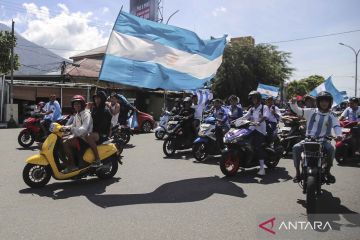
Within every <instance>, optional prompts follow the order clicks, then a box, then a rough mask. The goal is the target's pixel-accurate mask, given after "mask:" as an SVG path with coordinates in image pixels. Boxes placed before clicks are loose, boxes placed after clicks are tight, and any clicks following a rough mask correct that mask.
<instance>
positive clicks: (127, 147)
mask: <svg viewBox="0 0 360 240" xmlns="http://www.w3.org/2000/svg"><path fill="white" fill-rule="evenodd" d="M134 147H136V146H135V145H134V144H131V143H128V144H125V145H124V149H131V148H134Z"/></svg>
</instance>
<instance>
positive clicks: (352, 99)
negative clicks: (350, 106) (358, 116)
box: [349, 97, 359, 104]
mask: <svg viewBox="0 0 360 240" xmlns="http://www.w3.org/2000/svg"><path fill="white" fill-rule="evenodd" d="M349 102H352V103H356V104H359V99H358V98H356V97H352V98H350V99H349Z"/></svg>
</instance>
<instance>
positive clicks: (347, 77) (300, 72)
mask: <svg viewBox="0 0 360 240" xmlns="http://www.w3.org/2000/svg"><path fill="white" fill-rule="evenodd" d="M162 2H163V9H164V18H165V20H167V18H168V17H169V16H170V15H171V14H172V13H173V12H175V11H176V10H179V12H178V13H176V14H175V15H174V16H173V17H172V18H171V19H170V22H169V24H171V25H175V26H179V27H182V28H186V29H189V30H192V31H194V32H196V33H197V34H198V35H199V36H200V37H201V38H204V39H208V38H209V37H210V36H214V37H220V36H223V35H224V34H227V35H228V36H229V37H239V36H252V37H254V38H255V42H256V43H273V44H274V45H276V46H278V48H279V50H281V51H286V52H290V53H291V67H293V68H295V71H294V73H293V76H291V78H290V79H289V80H290V81H291V80H296V79H301V78H305V77H307V76H310V75H313V74H319V75H322V76H324V77H325V78H327V77H329V76H332V79H333V81H334V84H335V86H336V87H338V88H339V89H340V90H345V91H347V92H348V94H349V95H350V96H352V95H354V89H355V54H354V53H353V52H352V51H351V50H350V49H349V48H347V47H344V46H341V45H339V43H340V42H342V43H345V44H347V45H350V46H352V47H353V48H355V49H356V50H358V49H360V1H359V0H301V1H294V0H196V1H194V0H163V1H162ZM121 6H123V11H129V0H117V1H115V0H103V1H95V0H72V1H70V0H63V1H55V0H39V1H31V0H29V1H23V0H0V22H1V23H5V24H7V25H9V26H10V25H11V19H12V18H13V19H14V20H15V22H16V23H15V24H16V25H15V26H16V27H15V30H16V31H17V32H18V33H20V34H22V35H23V36H24V37H25V38H27V39H28V40H30V41H33V42H35V43H37V44H39V45H41V46H44V47H45V48H48V49H49V50H52V51H54V52H55V53H57V54H59V55H61V56H63V57H66V58H68V57H69V56H72V55H75V54H77V53H81V52H82V51H84V50H89V49H92V48H96V47H98V46H101V45H105V44H106V43H107V40H108V37H109V34H110V32H111V29H112V26H113V23H114V21H115V19H116V17H117V15H118V12H119V11H120V9H121ZM356 30H357V31H356ZM349 31H354V32H351V33H346V34H339V35H335V36H328V37H320V38H314V39H308V40H299V41H290V42H282V43H279V42H280V41H286V40H294V39H299V38H306V37H312V36H319V35H327V34H333V33H342V32H349ZM359 55H360V54H359ZM359 61H360V59H359ZM359 72H360V69H359ZM358 75H359V77H358V78H360V73H359V74H358ZM358 85H359V88H358V89H359V90H360V83H359V84H358ZM359 90H358V91H359Z"/></svg>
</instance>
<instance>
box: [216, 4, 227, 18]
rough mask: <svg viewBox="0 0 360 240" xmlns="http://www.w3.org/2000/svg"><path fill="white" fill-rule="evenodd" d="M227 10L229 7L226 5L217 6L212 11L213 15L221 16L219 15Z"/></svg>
mask: <svg viewBox="0 0 360 240" xmlns="http://www.w3.org/2000/svg"><path fill="white" fill-rule="evenodd" d="M226 11H227V9H226V7H224V6H221V7H217V8H215V9H214V10H213V11H212V15H213V16H214V17H217V16H219V15H220V14H222V13H226Z"/></svg>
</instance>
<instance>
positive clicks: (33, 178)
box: [23, 163, 51, 188]
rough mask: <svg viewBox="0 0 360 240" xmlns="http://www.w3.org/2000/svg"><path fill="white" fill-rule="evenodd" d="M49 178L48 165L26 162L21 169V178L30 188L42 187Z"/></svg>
mask: <svg viewBox="0 0 360 240" xmlns="http://www.w3.org/2000/svg"><path fill="white" fill-rule="evenodd" d="M50 178H51V169H50V166H49V165H47V166H42V165H36V164H31V163H28V164H26V165H25V167H24V170H23V180H24V182H25V183H26V185H28V186H29V187H31V188H41V187H44V186H45V185H46V184H47V183H48V182H49V181H50Z"/></svg>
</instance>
